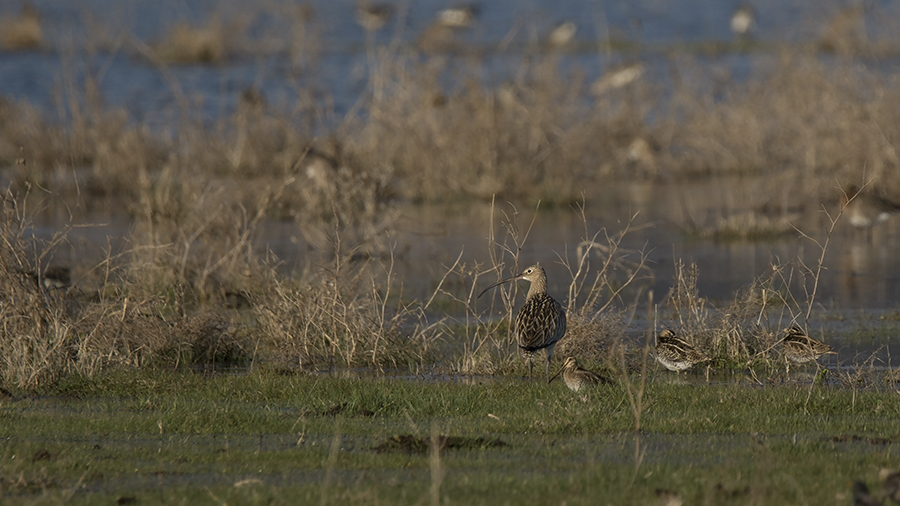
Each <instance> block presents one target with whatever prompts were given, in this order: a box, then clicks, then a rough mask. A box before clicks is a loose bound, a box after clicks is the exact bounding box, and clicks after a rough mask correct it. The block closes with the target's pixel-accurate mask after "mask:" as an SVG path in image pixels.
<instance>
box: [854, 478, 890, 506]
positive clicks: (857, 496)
mask: <svg viewBox="0 0 900 506" xmlns="http://www.w3.org/2000/svg"><path fill="white" fill-rule="evenodd" d="M850 489H851V490H852V492H853V506H883V504H884V503H882V502H881V501H879V500H878V499H875V498H874V497H872V494H870V493H869V487H867V486H866V484H865V483H863V482H861V481H859V480H854V481H853V482H852V483H851V487H850Z"/></svg>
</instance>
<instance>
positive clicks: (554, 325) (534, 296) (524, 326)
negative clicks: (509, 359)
mask: <svg viewBox="0 0 900 506" xmlns="http://www.w3.org/2000/svg"><path fill="white" fill-rule="evenodd" d="M521 279H524V280H527V281H529V282H530V283H531V287H530V288H529V289H528V295H527V296H526V297H525V305H524V306H522V308H521V309H519V313H518V314H517V315H516V324H515V331H514V332H515V335H516V342H517V343H518V344H519V348H521V350H522V354H523V355H524V356H525V360H526V361H527V362H528V376H529V377H533V369H534V364H533V362H532V359H533V358H534V354H535V353H537V352H538V351H540V350H547V380H548V382H549V380H550V361H551V360H553V348H554V347H555V346H556V343H558V342H559V340H560V339H562V337H563V336H564V335H565V334H566V313H565V311H563V308H562V306H560V305H559V302H556V300H555V299H554V298H553V297H551V296H550V295H548V294H547V274H546V273H545V272H544V268H543V267H541V264H534V265H532V266H531V267H529V268H527V269H525V270H524V271H522V273H521V274H519V275H517V276H514V277H511V278H509V279H504V280H501V281H498V282H497V283H494V284H493V285H491V286H489V287H487V288H485V289H484V290H482V291H481V293H479V294H478V296H479V297H481V296H482V295H484V293H485V292H487V291H488V290H490V289H491V288H494V287H495V286H499V285H502V284H503V283H509V282H511V281H519V280H521Z"/></svg>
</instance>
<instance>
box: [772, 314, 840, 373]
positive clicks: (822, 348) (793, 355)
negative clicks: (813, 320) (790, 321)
mask: <svg viewBox="0 0 900 506" xmlns="http://www.w3.org/2000/svg"><path fill="white" fill-rule="evenodd" d="M785 333H786V334H787V335H785V336H784V338H783V339H782V340H781V346H782V347H783V348H784V356H785V357H787V359H788V360H789V361H790V362H794V363H796V364H803V363H805V362H809V361H812V360H816V359H818V358H819V357H821V356H822V355H827V354H829V353H831V354H836V353H837V352H836V351H834V348H832V347H831V346H830V345H827V344H825V343H823V342H822V341H817V340H815V339H813V338H811V337H809V336H808V335H806V332H804V331H803V329H801V328H800V327H798V326H796V325H795V326H793V327H791V328H789V329H787V330H786V331H785ZM790 362H788V367H787V372H790V371H791V364H790Z"/></svg>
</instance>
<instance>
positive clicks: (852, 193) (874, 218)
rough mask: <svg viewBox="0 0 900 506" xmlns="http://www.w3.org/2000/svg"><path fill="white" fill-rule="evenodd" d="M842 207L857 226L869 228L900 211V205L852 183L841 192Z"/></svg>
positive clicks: (851, 222)
mask: <svg viewBox="0 0 900 506" xmlns="http://www.w3.org/2000/svg"><path fill="white" fill-rule="evenodd" d="M841 207H842V208H843V209H844V214H846V215H847V217H848V218H849V219H850V224H851V225H853V226H854V227H857V228H869V227H874V226H875V225H877V224H879V223H881V222H883V221H886V220H887V219H888V218H890V217H891V214H893V213H897V212H900V206H898V205H897V204H895V203H893V202H890V201H888V200H885V199H883V198H881V197H879V196H878V195H875V194H874V193H871V192H863V191H861V190H860V189H859V188H857V187H856V186H853V185H850V186H848V187H847V189H846V191H845V192H844V193H842V194H841Z"/></svg>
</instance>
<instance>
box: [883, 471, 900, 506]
mask: <svg viewBox="0 0 900 506" xmlns="http://www.w3.org/2000/svg"><path fill="white" fill-rule="evenodd" d="M879 476H883V477H884V483H882V484H881V496H882V497H885V498H887V499H890V500H891V501H893V502H894V503H896V504H900V471H891V470H890V469H885V470H884V474H881V473H879Z"/></svg>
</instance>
